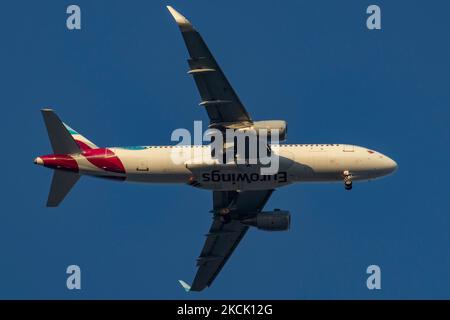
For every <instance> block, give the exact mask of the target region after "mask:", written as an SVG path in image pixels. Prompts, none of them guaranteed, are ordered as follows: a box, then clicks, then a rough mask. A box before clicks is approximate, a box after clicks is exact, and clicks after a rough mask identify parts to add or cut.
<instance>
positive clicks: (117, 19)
mask: <svg viewBox="0 0 450 320" xmlns="http://www.w3.org/2000/svg"><path fill="white" fill-rule="evenodd" d="M73 3H75V4H78V5H79V6H80V7H81V11H82V30H81V31H69V30H67V29H66V26H65V20H66V13H65V11H66V7H67V6H68V5H69V4H73ZM374 3H375V4H378V5H379V6H380V7H381V11H382V30H378V31H369V30H368V29H367V28H366V18H367V16H368V15H367V14H366V13H365V11H366V8H367V6H368V5H370V4H374ZM374 3H372V2H367V1H264V0H261V1H237V0H233V1H226V2H223V1H221V2H219V1H206V0H202V1H200V0H196V1H189V2H187V1H172V2H166V1H138V0H135V1H112V0H108V1H106V0H97V1H87V0H77V1H70V2H69V1H61V0H54V1H50V0H46V1H39V2H38V1H14V2H8V3H5V4H3V5H2V11H3V15H2V19H0V34H1V39H2V44H3V45H2V50H1V51H0V61H1V62H0V63H1V73H0V86H1V88H2V90H1V94H0V102H1V106H2V111H3V112H2V115H3V121H2V126H1V127H0V130H1V134H2V136H3V147H2V151H1V155H2V156H1V158H2V165H3V168H4V170H3V173H2V174H3V183H2V184H1V186H0V191H1V194H2V198H1V199H2V204H3V206H2V210H1V211H0V252H1V253H2V259H1V260H0V298H4V299H5V298H27V299H29V298H38V299H40V298H61V299H77V298H88V299H90V298H126V299H132V298H135V299H147V298H161V299H164V298H173V299H186V298H187V299H189V298H201V299H216V298H230V299H240V298H254V299H258V298H265V299H283V298H287V299H314V298H323V299H334V298H338V299H349V298H356V299H361V298H363V299H380V298H388V299H391V298H427V299H428V298H447V299H448V298H450V250H449V245H450V197H449V188H448V181H449V179H450V177H449V170H448V164H449V163H450V162H449V161H450V151H449V148H448V146H449V142H450V134H449V133H450V130H449V129H450V126H449V121H450V120H449V119H450V90H449V83H450V42H449V41H448V32H449V31H450V22H449V20H448V12H449V9H450V4H449V3H448V1H433V2H426V1H377V2H374ZM167 4H171V5H173V6H174V7H175V8H176V9H178V10H179V11H180V12H182V13H183V14H185V15H186V16H187V17H188V18H189V19H190V20H191V21H192V22H193V23H194V24H195V25H196V27H197V29H198V30H199V31H200V32H201V33H202V35H203V37H204V39H205V40H206V41H207V43H208V45H209V47H210V49H211V50H212V52H213V53H214V55H215V56H216V59H217V60H218V62H219V63H220V65H221V66H222V69H223V70H224V72H225V73H226V74H227V76H228V78H229V80H230V82H231V83H232V85H233V87H234V88H235V90H236V92H237V93H238V95H239V96H240V98H241V100H242V101H243V103H244V104H245V105H246V107H247V109H248V111H249V112H250V113H251V115H252V117H253V118H255V119H261V120H263V119H286V120H287V121H288V123H289V137H288V142H289V143H351V144H356V145H362V146H367V147H370V148H372V149H375V150H378V151H380V152H382V153H385V154H387V155H389V156H390V157H392V158H393V159H395V160H396V161H397V163H398V164H399V170H398V171H397V172H396V173H395V174H394V175H393V176H390V177H387V178H385V179H381V180H377V181H373V182H369V183H359V184H356V185H355V186H354V188H353V190H352V191H351V192H346V191H345V190H344V188H343V186H342V185H341V184H330V185H328V184H298V185H293V186H289V187H286V188H282V189H280V190H278V191H276V192H275V193H274V195H273V196H272V198H271V199H270V201H269V202H268V204H267V207H266V208H267V209H273V208H281V209H285V210H290V211H291V213H292V216H293V217H292V226H291V230H290V231H289V232H285V233H266V232H262V231H257V230H251V231H250V232H249V233H248V234H247V236H246V238H245V239H244V241H243V242H242V243H241V244H240V246H239V247H238V249H237V250H236V252H235V253H234V255H233V256H232V258H231V259H230V261H229V262H228V264H227V265H226V266H225V268H224V269H223V271H222V272H221V274H220V275H219V277H218V278H217V279H216V281H215V282H214V284H213V286H212V287H211V288H209V289H207V290H205V291H203V292H201V293H191V294H186V293H185V292H184V291H183V290H182V288H181V287H180V286H179V284H178V283H177V280H178V279H184V280H186V281H187V282H190V281H191V280H192V279H193V277H194V275H195V271H196V268H195V258H196V257H197V256H198V254H199V252H200V250H201V247H202V245H203V241H204V237H203V235H204V234H205V233H206V232H207V230H208V228H209V224H210V222H211V219H210V213H209V212H208V211H209V210H210V209H211V205H212V204H211V194H210V192H208V191H204V190H198V189H194V188H191V187H188V186H184V185H175V186H161V185H134V184H122V183H117V182H109V181H104V180H95V179H92V178H82V179H81V180H80V182H79V183H78V184H77V185H76V186H75V188H74V189H73V190H72V192H71V194H70V195H69V196H68V198H67V199H66V200H65V201H64V203H63V204H62V205H61V206H60V207H59V208H57V209H49V208H46V207H45V202H46V198H47V193H48V189H49V184H50V179H51V171H50V170H47V169H44V168H41V167H36V166H34V165H33V163H32V160H33V158H34V157H36V156H38V155H41V154H47V153H50V152H51V149H50V144H49V142H48V138H47V133H46V131H45V127H44V125H43V121H42V118H41V115H40V112H39V109H41V108H44V107H49V106H50V107H53V108H54V109H55V110H56V111H57V112H58V114H59V115H60V116H61V118H62V119H63V120H64V121H65V122H67V123H68V124H69V125H70V126H71V127H73V128H74V129H75V130H77V131H79V132H80V133H81V134H83V135H85V136H86V137H88V138H89V139H91V140H92V141H93V142H95V143H96V144H98V145H101V146H115V145H119V146H120V145H158V144H169V143H170V134H171V132H172V130H173V129H175V128H180V127H185V128H192V126H193V121H194V120H205V121H206V120H207V117H206V113H205V112H204V110H202V109H201V108H199V107H198V106H197V104H198V102H199V96H198V93H197V90H196V88H195V85H194V82H193V81H192V79H191V78H190V77H189V76H188V75H187V74H186V71H187V63H186V59H187V52H186V49H185V47H184V43H183V42H182V38H181V35H180V33H179V31H178V29H177V27H176V25H175V23H174V22H173V20H172V18H171V16H170V15H169V13H168V12H167V10H166V9H165V5H167ZM71 264H77V265H79V266H80V267H81V270H82V290H80V291H69V290H67V288H66V286H65V283H66V277H67V275H66V274H65V270H66V267H67V266H68V265H71ZM371 264H377V265H379V266H380V267H381V272H382V280H381V281H382V289H381V290H378V291H377V290H375V291H369V290H368V289H367V288H366V278H367V276H368V275H367V274H366V268H367V266H369V265H371Z"/></svg>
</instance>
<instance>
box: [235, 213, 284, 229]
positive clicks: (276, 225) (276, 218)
mask: <svg viewBox="0 0 450 320" xmlns="http://www.w3.org/2000/svg"><path fill="white" fill-rule="evenodd" d="M241 222H242V223H243V224H246V225H249V226H254V227H256V228H258V229H261V230H265V231H286V230H288V229H289V225H290V223H291V215H290V213H289V211H281V210H275V211H270V212H260V213H257V214H256V215H255V216H253V217H250V218H247V219H244V220H242V221H241Z"/></svg>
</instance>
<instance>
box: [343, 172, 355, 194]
mask: <svg viewBox="0 0 450 320" xmlns="http://www.w3.org/2000/svg"><path fill="white" fill-rule="evenodd" d="M342 175H343V176H344V187H345V190H352V187H353V183H352V175H351V173H350V172H349V171H348V170H345V171H344V172H343V173H342Z"/></svg>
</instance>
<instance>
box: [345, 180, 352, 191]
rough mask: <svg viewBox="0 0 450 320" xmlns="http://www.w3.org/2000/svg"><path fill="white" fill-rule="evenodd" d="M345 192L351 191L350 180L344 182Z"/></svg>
mask: <svg viewBox="0 0 450 320" xmlns="http://www.w3.org/2000/svg"><path fill="white" fill-rule="evenodd" d="M344 186H345V190H352V187H353V183H352V180H346V181H344Z"/></svg>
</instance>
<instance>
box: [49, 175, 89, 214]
mask: <svg viewBox="0 0 450 320" xmlns="http://www.w3.org/2000/svg"><path fill="white" fill-rule="evenodd" d="M80 177H81V176H80V175H79V174H78V173H75V172H70V171H62V170H55V171H54V172H53V179H52V185H51V187H50V192H49V193H48V199H47V207H57V206H58V205H59V204H60V203H61V201H63V200H64V198H65V197H66V195H67V194H68V193H69V191H70V190H71V189H72V187H73V186H74V185H75V183H77V181H78V179H80Z"/></svg>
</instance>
